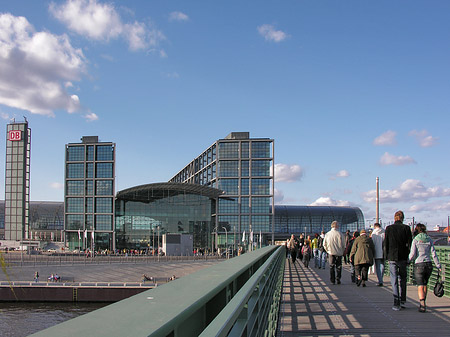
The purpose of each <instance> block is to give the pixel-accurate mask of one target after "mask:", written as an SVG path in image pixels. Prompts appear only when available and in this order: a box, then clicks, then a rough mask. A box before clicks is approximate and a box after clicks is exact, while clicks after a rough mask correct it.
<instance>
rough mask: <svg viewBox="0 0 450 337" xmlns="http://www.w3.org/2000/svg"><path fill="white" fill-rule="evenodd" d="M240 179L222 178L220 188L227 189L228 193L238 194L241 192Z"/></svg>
mask: <svg viewBox="0 0 450 337" xmlns="http://www.w3.org/2000/svg"><path fill="white" fill-rule="evenodd" d="M238 181H239V179H220V180H219V190H223V191H225V192H226V193H227V194H230V195H236V194H238V193H239V191H238V189H239V184H238Z"/></svg>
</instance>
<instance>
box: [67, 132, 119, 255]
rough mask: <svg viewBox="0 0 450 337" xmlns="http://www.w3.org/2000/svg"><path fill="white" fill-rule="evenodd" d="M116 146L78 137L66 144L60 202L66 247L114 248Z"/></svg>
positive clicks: (95, 138) (93, 138) (96, 138)
mask: <svg viewBox="0 0 450 337" xmlns="http://www.w3.org/2000/svg"><path fill="white" fill-rule="evenodd" d="M115 150H116V145H115V143H110V142H99V141H98V137H97V136H90V137H82V138H81V143H70V144H67V145H66V159H65V184H64V204H65V213H64V217H65V221H64V226H65V228H64V230H65V234H66V245H67V246H68V248H69V249H95V250H98V249H115V238H114V226H113V224H114V194H115V192H114V191H115V156H116V153H115Z"/></svg>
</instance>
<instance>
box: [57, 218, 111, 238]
mask: <svg viewBox="0 0 450 337" xmlns="http://www.w3.org/2000/svg"><path fill="white" fill-rule="evenodd" d="M93 219H94V218H93V216H92V215H86V216H85V215H83V214H67V215H66V229H68V230H78V229H80V230H86V229H87V230H93V229H94V230H103V231H112V224H113V216H112V215H105V214H96V215H95V225H93V222H92V220H93ZM82 235H83V234H82V233H81V236H82Z"/></svg>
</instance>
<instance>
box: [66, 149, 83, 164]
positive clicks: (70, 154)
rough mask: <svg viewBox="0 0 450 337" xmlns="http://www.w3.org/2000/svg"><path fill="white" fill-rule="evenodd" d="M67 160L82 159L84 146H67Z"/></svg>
mask: <svg viewBox="0 0 450 337" xmlns="http://www.w3.org/2000/svg"><path fill="white" fill-rule="evenodd" d="M67 161H84V146H69V147H68V148H67Z"/></svg>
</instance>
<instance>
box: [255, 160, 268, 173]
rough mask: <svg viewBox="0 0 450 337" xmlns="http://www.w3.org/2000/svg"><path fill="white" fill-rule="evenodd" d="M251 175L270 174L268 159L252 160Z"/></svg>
mask: <svg viewBox="0 0 450 337" xmlns="http://www.w3.org/2000/svg"><path fill="white" fill-rule="evenodd" d="M252 176H255V177H264V176H270V160H252Z"/></svg>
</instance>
